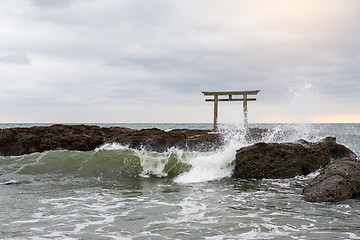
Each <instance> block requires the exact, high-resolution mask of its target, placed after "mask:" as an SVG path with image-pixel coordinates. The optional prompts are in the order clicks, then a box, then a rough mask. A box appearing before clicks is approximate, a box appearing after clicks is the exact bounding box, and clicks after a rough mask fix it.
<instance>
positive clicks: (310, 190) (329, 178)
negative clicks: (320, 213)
mask: <svg viewBox="0 0 360 240" xmlns="http://www.w3.org/2000/svg"><path fill="white" fill-rule="evenodd" d="M303 195H304V199H305V200H306V201H309V202H341V201H344V200H346V199H351V198H356V197H359V196H360V163H359V160H358V159H356V158H343V159H341V160H338V161H335V162H334V163H332V164H331V165H329V166H328V167H327V168H325V169H323V170H322V171H321V172H320V174H319V175H318V176H317V177H315V178H314V179H313V180H312V182H311V183H310V184H309V185H308V186H307V187H306V188H305V189H304V190H303Z"/></svg>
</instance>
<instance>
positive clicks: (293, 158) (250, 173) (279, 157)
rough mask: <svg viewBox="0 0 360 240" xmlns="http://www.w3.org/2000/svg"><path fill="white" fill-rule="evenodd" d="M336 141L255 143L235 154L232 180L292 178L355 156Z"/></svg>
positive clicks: (326, 139)
mask: <svg viewBox="0 0 360 240" xmlns="http://www.w3.org/2000/svg"><path fill="white" fill-rule="evenodd" d="M354 155H355V154H354V153H353V152H352V151H351V150H350V149H348V148H346V147H345V146H343V145H340V144H337V143H336V139H335V138H325V139H324V140H323V141H320V142H317V143H310V142H307V141H305V140H300V141H298V142H297V143H264V142H261V143H256V144H254V145H251V146H248V147H244V148H241V149H239V150H238V151H237V153H236V160H235V169H234V172H233V177H236V178H244V179H262V178H292V177H295V176H297V175H307V174H309V173H311V172H314V171H316V170H317V169H319V168H321V167H324V166H326V165H327V164H329V163H330V160H331V159H338V158H341V157H349V156H354Z"/></svg>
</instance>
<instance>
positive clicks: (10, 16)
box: [0, 0, 360, 123]
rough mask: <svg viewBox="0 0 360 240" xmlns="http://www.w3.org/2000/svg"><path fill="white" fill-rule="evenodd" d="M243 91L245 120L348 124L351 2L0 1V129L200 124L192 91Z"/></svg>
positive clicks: (207, 118)
mask: <svg viewBox="0 0 360 240" xmlns="http://www.w3.org/2000/svg"><path fill="white" fill-rule="evenodd" d="M253 89H260V90H261V91H260V93H259V94H258V95H257V101H256V102H250V103H249V104H248V105H249V106H248V109H249V121H250V122H289V121H295V122H299V121H300V122H301V121H310V122H357V123H360V1H358V0H316V1H315V0H146V1H144V0H142V1H140V0H101V1H99V0H61V1H57V0H1V1H0V109H1V111H0V122H59V123H62V122H85V123H86V122H88V123H89V122H211V121H212V119H213V118H212V114H213V105H212V103H209V102H205V101H204V99H205V97H204V96H203V94H202V93H201V91H204V90H206V91H223V90H253ZM219 108H220V109H219V111H220V113H219V114H220V116H219V117H220V122H236V121H241V119H242V117H241V114H242V104H241V103H239V102H233V103H229V102H221V103H220V106H219Z"/></svg>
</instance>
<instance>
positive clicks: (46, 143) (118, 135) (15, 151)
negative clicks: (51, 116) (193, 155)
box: [0, 124, 222, 156]
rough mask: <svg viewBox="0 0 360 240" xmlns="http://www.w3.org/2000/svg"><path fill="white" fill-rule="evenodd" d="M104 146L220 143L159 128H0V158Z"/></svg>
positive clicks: (200, 133) (203, 134)
mask: <svg viewBox="0 0 360 240" xmlns="http://www.w3.org/2000/svg"><path fill="white" fill-rule="evenodd" d="M105 143H120V144H123V145H127V146H129V147H130V148H134V149H140V148H144V149H147V150H152V151H158V152H162V151H166V149H168V148H170V147H179V148H184V149H190V150H194V149H196V150H211V149H214V148H215V147H218V146H220V145H221V144H222V138H221V136H220V135H219V134H213V133H211V132H210V131H209V130H187V129H178V130H173V131H169V132H166V131H163V130H160V129H156V128H152V129H143V130H134V129H129V128H121V127H110V128H101V127H98V126H89V125H59V124H57V125H52V126H47V127H31V128H9V129H0V155H3V156H11V155H23V154H28V153H33V152H42V151H46V150H57V149H67V150H79V151H90V150H94V149H95V148H96V147H99V146H101V145H103V144H105Z"/></svg>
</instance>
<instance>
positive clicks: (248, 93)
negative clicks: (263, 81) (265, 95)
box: [202, 90, 260, 96]
mask: <svg viewBox="0 0 360 240" xmlns="http://www.w3.org/2000/svg"><path fill="white" fill-rule="evenodd" d="M258 92H260V90H251V91H219V92H205V91H203V92H202V93H203V94H204V95H205V96H213V95H256V94H258Z"/></svg>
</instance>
